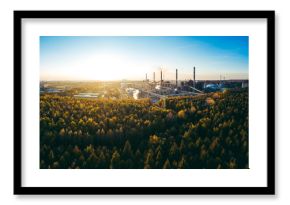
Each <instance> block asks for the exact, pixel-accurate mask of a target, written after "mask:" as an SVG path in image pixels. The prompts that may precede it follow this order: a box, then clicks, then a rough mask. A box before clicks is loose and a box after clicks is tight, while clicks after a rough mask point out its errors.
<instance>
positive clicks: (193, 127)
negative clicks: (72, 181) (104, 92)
mask: <svg viewBox="0 0 290 205" xmlns="http://www.w3.org/2000/svg"><path fill="white" fill-rule="evenodd" d="M163 103H164V102H163V101H160V102H159V105H158V104H157V105H156V104H152V103H151V102H150V101H149V99H143V100H131V99H123V100H111V99H76V98H73V97H68V96H58V95H53V94H43V95H41V97H40V168H44V169H47V168H55V169H59V168H61V169H65V168H72V169H75V168H82V169H84V168H87V169H107V168H121V169H125V168H129V169H143V168H148V169H161V168H173V169H176V168H181V169H201V168H210V169H216V168H222V169H225V168H248V91H247V90H240V91H232V92H229V91H228V92H225V93H220V92H219V93H212V94H207V95H203V96H197V97H173V98H169V99H167V100H166V108H163V106H162V104H163Z"/></svg>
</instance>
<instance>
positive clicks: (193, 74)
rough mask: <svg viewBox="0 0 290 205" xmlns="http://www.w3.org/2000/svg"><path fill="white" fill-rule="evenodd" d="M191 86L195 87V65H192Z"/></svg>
mask: <svg viewBox="0 0 290 205" xmlns="http://www.w3.org/2000/svg"><path fill="white" fill-rule="evenodd" d="M193 87H194V88H195V67H193Z"/></svg>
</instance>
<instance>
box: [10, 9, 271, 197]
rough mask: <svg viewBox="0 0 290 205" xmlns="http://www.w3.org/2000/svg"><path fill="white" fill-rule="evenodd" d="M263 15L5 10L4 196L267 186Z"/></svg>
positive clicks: (267, 38) (267, 62)
mask: <svg viewBox="0 0 290 205" xmlns="http://www.w3.org/2000/svg"><path fill="white" fill-rule="evenodd" d="M274 19H275V12H274V11H14V194H139V195H140V194H152V195H153V194H155V195H156V194H275V163H274V162H275V155H274V153H275V152H274V148H275V123H274V121H275V114H274V112H275V107H274V102H275V58H274V57H275V55H274V54H275V27H274V25H275V21H274Z"/></svg>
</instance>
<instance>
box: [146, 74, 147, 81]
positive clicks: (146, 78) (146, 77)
mask: <svg viewBox="0 0 290 205" xmlns="http://www.w3.org/2000/svg"><path fill="white" fill-rule="evenodd" d="M146 81H147V73H146Z"/></svg>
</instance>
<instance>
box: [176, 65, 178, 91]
mask: <svg viewBox="0 0 290 205" xmlns="http://www.w3.org/2000/svg"><path fill="white" fill-rule="evenodd" d="M177 80H178V70H177V69H176V87H177Z"/></svg>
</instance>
